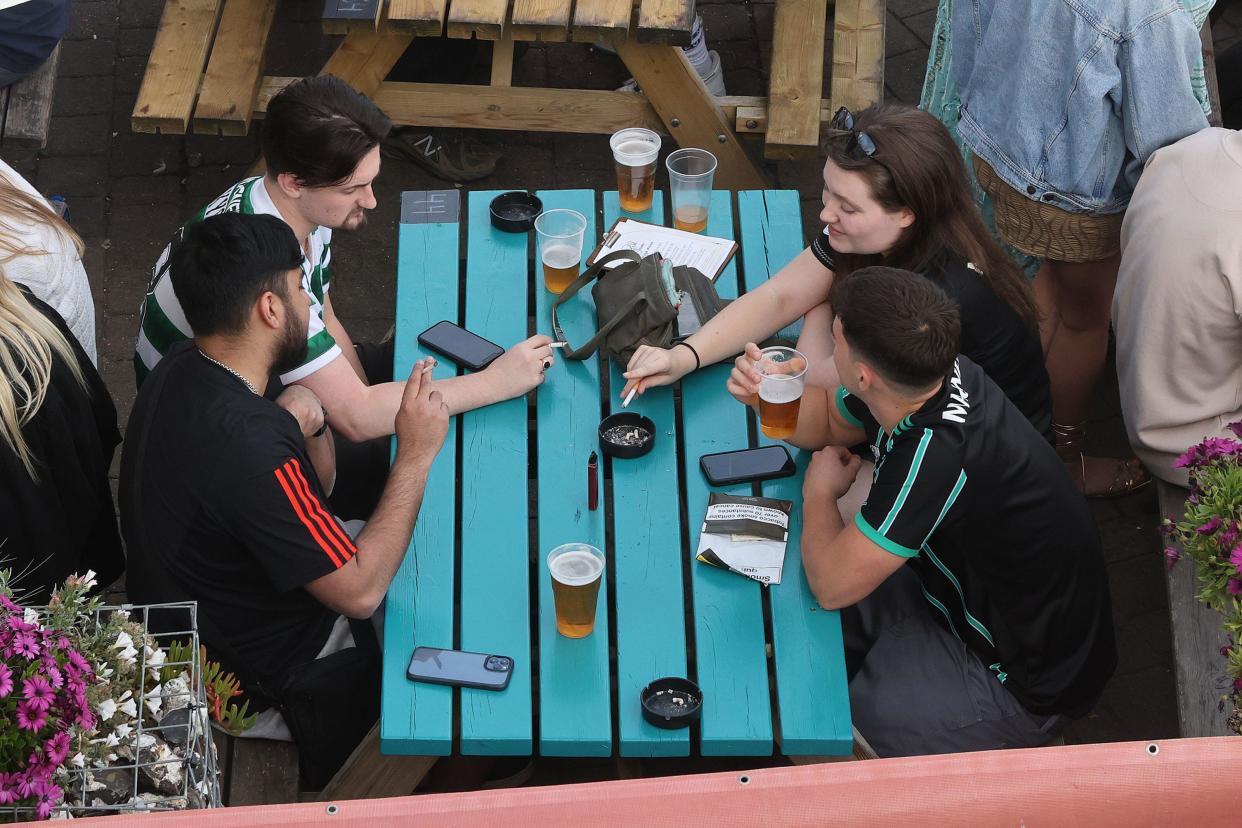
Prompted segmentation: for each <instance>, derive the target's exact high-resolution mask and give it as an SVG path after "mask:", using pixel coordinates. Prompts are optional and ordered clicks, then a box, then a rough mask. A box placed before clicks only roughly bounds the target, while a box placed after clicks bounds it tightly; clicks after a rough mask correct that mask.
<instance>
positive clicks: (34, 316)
mask: <svg viewBox="0 0 1242 828" xmlns="http://www.w3.org/2000/svg"><path fill="white" fill-rule="evenodd" d="M14 219H22V220H25V221H33V222H39V223H47V224H50V225H52V226H53V227H54V228H55V229H56V230H57V231H58V232H60V233H61V234H63V235H64V236H65V237H66V238H68V239H69V240H70V241H72V242H73V244H74V246H75V247H76V248H77V250H78V255H79V256H80V255H81V254H82V240H81V239H80V238H79V237H78V234H77V233H74V232H73V230H72V229H71V228H70V227H69V225H68V224H66V223H65V221H64V220H63V219H61V218H60V217H59V216H57V215H56V214H55V213H53V212H52V211H51V209H50V208H49V207H48V206H47V205H46V204H45V203H43V202H42V201H41V200H39V199H37V198H35V197H34V196H31V195H30V194H28V193H25V192H23V191H21V190H19V189H17V188H16V187H14V186H13V185H11V184H10V183H9V182H7V181H5V180H4V178H3V177H2V176H0V438H3V440H4V442H5V443H7V444H8V445H9V447H10V448H12V449H13V452H14V453H15V454H16V455H17V456H18V458H19V459H20V460H21V461H22V465H23V466H25V467H26V472H27V473H28V474H29V475H30V478H31V479H32V480H34V481H35V482H36V483H37V482H38V480H39V474H38V472H37V471H36V469H35V460H36V458H35V457H34V455H33V453H32V452H31V450H30V446H29V444H28V443H27V442H26V437H25V435H24V434H22V429H23V428H24V427H25V425H26V424H27V423H29V422H30V421H31V420H33V419H34V418H35V415H36V414H38V413H39V409H40V408H42V407H43V401H44V399H46V397H47V389H48V386H49V385H50V384H51V382H52V370H53V357H54V356H58V357H60V359H61V361H63V362H64V363H65V365H67V366H68V367H69V371H70V372H71V373H72V374H73V378H74V379H75V380H76V381H77V383H78V384H79V385H80V386H82V388H83V389H85V388H86V378H85V377H84V376H83V375H82V368H81V366H80V365H78V359H77V356H76V355H75V354H74V351H73V347H72V346H71V345H70V344H69V340H68V339H66V338H65V335H64V334H62V333H61V332H60V329H59V328H57V327H56V324H55V323H54V322H52V320H50V319H48V318H47V317H46V316H44V315H43V314H42V313H40V312H39V310H38V309H37V308H36V307H35V306H34V305H32V304H31V303H30V302H28V301H27V300H26V297H25V296H23V295H22V293H21V291H20V290H18V289H17V286H16V285H14V284H13V283H12V282H10V281H9V280H8V279H7V278H6V277H5V275H4V272H3V266H4V265H5V264H6V263H8V262H10V261H12V260H13V259H15V258H17V257H18V256H26V255H43V254H45V253H46V251H44V250H38V249H32V248H30V247H29V246H27V245H26V244H25V243H24V242H23V241H22V239H21V236H20V235H19V232H20V231H19V230H18V228H17V227H15V226H14V223H13V220H14Z"/></svg>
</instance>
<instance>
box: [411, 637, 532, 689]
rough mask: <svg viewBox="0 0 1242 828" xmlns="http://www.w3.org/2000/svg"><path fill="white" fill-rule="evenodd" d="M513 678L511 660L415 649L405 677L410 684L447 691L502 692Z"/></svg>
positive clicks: (431, 648) (435, 649)
mask: <svg viewBox="0 0 1242 828" xmlns="http://www.w3.org/2000/svg"><path fill="white" fill-rule="evenodd" d="M512 676H513V659H511V658H509V657H508V656H501V655H488V654H487V653H469V652H466V651H464V650H442V649H440V648H439V647H415V648H414V655H413V656H411V658H410V666H409V667H407V668H406V670H405V677H406V678H408V679H409V680H410V681H425V682H427V683H429V684H447V685H448V686H450V687H476V688H478V689H480V690H504V689H505V688H506V687H508V686H509V679H510V677H512Z"/></svg>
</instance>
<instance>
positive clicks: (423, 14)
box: [388, 0, 448, 37]
mask: <svg viewBox="0 0 1242 828" xmlns="http://www.w3.org/2000/svg"><path fill="white" fill-rule="evenodd" d="M447 8H448V0H388V22H389V23H391V24H392V25H393V26H396V27H397V28H400V29H405V30H408V31H410V32H413V33H414V34H416V35H425V36H428V37H436V36H438V35H440V34H441V33H442V32H443V31H444V12H445V10H446V9H447Z"/></svg>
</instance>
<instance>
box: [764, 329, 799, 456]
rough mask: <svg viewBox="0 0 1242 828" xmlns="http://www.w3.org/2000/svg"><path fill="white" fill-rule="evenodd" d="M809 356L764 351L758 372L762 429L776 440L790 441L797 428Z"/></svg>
mask: <svg viewBox="0 0 1242 828" xmlns="http://www.w3.org/2000/svg"><path fill="white" fill-rule="evenodd" d="M806 365H807V363H806V357H805V356H803V355H802V353H801V352H800V351H795V350H794V349H793V348H779V347H776V348H764V349H763V355H762V356H760V357H759V361H758V362H757V363H755V368H756V369H757V370H758V371H759V374H760V380H759V428H760V429H762V430H763V433H764V434H765V435H766V436H768V437H771V438H772V439H773V440H788V439H789V438H790V437H792V436H793V435H794V432H795V431H796V430H797V429H798V409H799V408H801V406H802V388H803V380H804V379H805V377H806Z"/></svg>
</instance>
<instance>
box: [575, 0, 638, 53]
mask: <svg viewBox="0 0 1242 828" xmlns="http://www.w3.org/2000/svg"><path fill="white" fill-rule="evenodd" d="M633 11H634V7H633V2H632V0H578V5H576V6H575V7H574V28H573V35H574V40H576V41H580V42H584V43H590V42H591V41H592V40H593V39H594V38H596V37H598V36H600V35H606V36H614V37H617V36H619V37H622V38H624V37H625V36H626V35H627V34H628V32H629V29H630V17H631V16H632V14H633Z"/></svg>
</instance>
